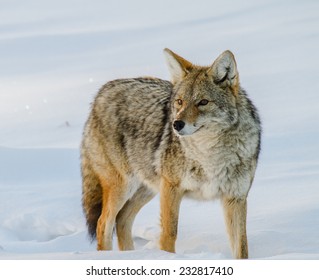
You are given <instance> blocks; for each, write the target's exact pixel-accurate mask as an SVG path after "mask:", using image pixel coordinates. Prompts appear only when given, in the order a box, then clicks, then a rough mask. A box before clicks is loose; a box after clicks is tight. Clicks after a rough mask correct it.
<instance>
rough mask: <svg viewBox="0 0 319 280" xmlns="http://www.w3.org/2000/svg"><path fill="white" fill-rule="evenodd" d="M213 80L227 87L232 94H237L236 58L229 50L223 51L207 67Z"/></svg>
mask: <svg viewBox="0 0 319 280" xmlns="http://www.w3.org/2000/svg"><path fill="white" fill-rule="evenodd" d="M208 73H209V74H211V75H213V79H214V82H215V83H217V84H219V85H220V86H222V87H229V88H230V89H231V90H232V92H233V94H234V95H237V94H238V89H239V76H238V71H237V65H236V60H235V57H234V55H233V53H232V52H231V51H224V52H223V53H222V54H221V55H220V56H219V57H218V58H217V59H216V60H215V61H214V63H213V65H212V66H211V67H210V68H209V69H208Z"/></svg>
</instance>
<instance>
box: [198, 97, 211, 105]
mask: <svg viewBox="0 0 319 280" xmlns="http://www.w3.org/2000/svg"><path fill="white" fill-rule="evenodd" d="M208 102H209V101H208V100H207V99H202V100H201V101H199V102H198V106H205V105H207V104H208Z"/></svg>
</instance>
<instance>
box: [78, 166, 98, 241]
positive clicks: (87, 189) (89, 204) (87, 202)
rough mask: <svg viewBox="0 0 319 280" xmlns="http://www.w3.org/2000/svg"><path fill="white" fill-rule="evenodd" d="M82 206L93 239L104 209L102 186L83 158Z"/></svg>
mask: <svg viewBox="0 0 319 280" xmlns="http://www.w3.org/2000/svg"><path fill="white" fill-rule="evenodd" d="M82 182H83V183H82V206H83V211H84V213H85V217H86V225H87V227H88V232H89V235H90V237H91V239H92V240H93V239H95V238H96V227H97V222H98V219H99V217H100V215H101V211H102V188H101V185H100V182H99V179H98V178H97V176H96V175H95V174H94V171H93V170H92V169H91V168H90V166H88V165H86V164H85V161H84V160H82Z"/></svg>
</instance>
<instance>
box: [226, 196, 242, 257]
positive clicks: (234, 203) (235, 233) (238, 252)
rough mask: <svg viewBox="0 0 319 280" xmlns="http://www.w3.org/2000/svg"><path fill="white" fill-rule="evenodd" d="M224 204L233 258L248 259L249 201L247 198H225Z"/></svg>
mask: <svg viewBox="0 0 319 280" xmlns="http://www.w3.org/2000/svg"><path fill="white" fill-rule="evenodd" d="M222 202H223V206H224V214H225V222H226V227H227V231H228V235H229V240H230V245H231V249H232V253H233V256H234V257H235V258H237V259H247V258H248V242H247V235H246V216H247V200H246V198H243V199H239V198H223V199H222Z"/></svg>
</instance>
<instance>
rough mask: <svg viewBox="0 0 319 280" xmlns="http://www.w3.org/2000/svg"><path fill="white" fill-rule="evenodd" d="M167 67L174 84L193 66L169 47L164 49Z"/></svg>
mask: <svg viewBox="0 0 319 280" xmlns="http://www.w3.org/2000/svg"><path fill="white" fill-rule="evenodd" d="M164 54H165V57H166V61H167V65H168V69H169V71H170V73H171V79H172V83H173V84H175V83H177V82H178V81H180V80H182V79H183V78H184V77H185V76H186V75H187V73H189V71H190V70H192V68H193V64H192V63H190V62H189V61H187V60H186V59H184V58H182V57H181V56H179V55H177V54H176V53H174V52H172V51H171V50H169V49H164Z"/></svg>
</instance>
